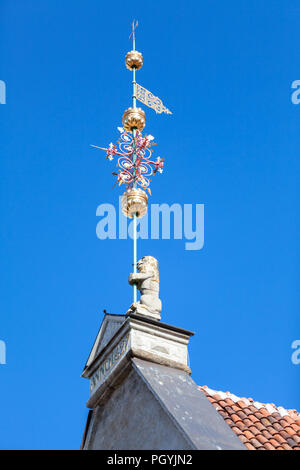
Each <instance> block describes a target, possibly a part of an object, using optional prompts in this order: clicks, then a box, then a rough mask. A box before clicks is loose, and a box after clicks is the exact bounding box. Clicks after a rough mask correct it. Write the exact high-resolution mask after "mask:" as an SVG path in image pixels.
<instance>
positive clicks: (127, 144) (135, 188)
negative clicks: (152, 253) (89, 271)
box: [93, 21, 171, 303]
mask: <svg viewBox="0 0 300 470" xmlns="http://www.w3.org/2000/svg"><path fill="white" fill-rule="evenodd" d="M137 26H138V22H137V21H133V22H132V31H131V34H130V36H129V39H131V38H132V50H131V51H130V52H128V53H127V54H126V57H125V65H126V67H127V69H129V70H131V71H132V86H133V94H132V107H131V108H128V109H126V111H125V112H124V114H123V117H122V123H123V127H118V130H119V131H120V133H121V136H120V138H119V140H118V141H117V144H113V143H111V144H110V145H109V146H108V148H102V147H98V146H96V145H93V147H96V148H100V149H102V150H105V151H106V158H107V159H108V160H113V158H114V156H117V157H118V163H117V167H118V173H115V172H113V175H116V176H117V181H116V182H117V183H118V184H119V186H120V185H121V184H125V185H126V186H127V190H126V191H125V192H124V194H123V196H122V211H123V213H124V215H125V216H127V217H129V218H132V220H133V223H132V225H133V263H132V264H133V273H136V272H137V219H138V218H140V217H143V216H144V215H145V214H146V213H147V209H148V195H147V193H146V191H147V192H148V194H149V195H151V191H150V176H152V175H154V174H155V173H156V172H159V173H162V169H163V166H164V159H163V158H160V157H157V158H156V160H155V161H153V160H151V156H152V148H151V147H152V145H154V142H153V139H154V137H153V136H151V135H144V136H143V135H142V131H143V129H144V127H145V125H146V116H145V112H144V111H143V110H142V109H141V108H137V107H136V100H137V99H138V100H139V101H141V102H142V103H144V104H145V105H146V106H149V107H150V108H153V109H154V110H155V111H156V113H159V114H160V113H167V114H171V112H170V111H169V110H168V109H167V108H166V107H165V106H164V105H163V104H162V102H161V100H160V99H159V98H158V97H156V96H154V95H153V94H152V93H150V92H149V91H148V90H146V88H143V87H142V86H141V85H138V84H137V83H136V71H137V70H139V69H140V68H141V67H142V66H143V56H142V54H141V53H140V52H138V51H137V50H136V49H135V30H136V28H137ZM136 301H137V286H136V284H133V303H135V302H136Z"/></svg>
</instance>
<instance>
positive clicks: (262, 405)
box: [198, 385, 300, 419]
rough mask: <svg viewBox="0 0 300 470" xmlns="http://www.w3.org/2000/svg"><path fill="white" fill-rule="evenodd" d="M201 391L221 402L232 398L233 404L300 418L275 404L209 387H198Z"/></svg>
mask: <svg viewBox="0 0 300 470" xmlns="http://www.w3.org/2000/svg"><path fill="white" fill-rule="evenodd" d="M198 387H199V388H200V389H201V390H204V391H205V392H206V393H207V394H208V395H210V396H214V397H215V398H216V397H218V398H219V399H221V400H225V399H226V398H230V399H231V400H232V401H233V402H235V403H237V402H239V401H242V402H243V403H245V404H246V405H247V406H249V405H252V406H255V407H256V408H257V409H258V410H259V409H261V408H265V409H266V410H267V411H268V412H269V413H270V414H272V413H279V414H280V416H290V417H291V418H294V419H297V418H299V417H300V413H299V412H298V411H297V410H294V409H286V408H284V407H283V406H276V405H274V403H261V402H259V401H254V400H253V399H252V398H245V397H238V396H237V395H234V394H233V393H231V392H222V391H218V390H213V389H212V388H209V387H208V386H207V385H198Z"/></svg>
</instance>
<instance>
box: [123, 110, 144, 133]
mask: <svg viewBox="0 0 300 470" xmlns="http://www.w3.org/2000/svg"><path fill="white" fill-rule="evenodd" d="M122 123H123V127H124V129H126V130H127V131H129V132H132V129H133V128H134V127H135V128H136V129H138V130H139V131H140V132H141V131H142V130H143V129H144V127H145V125H146V116H145V113H144V111H143V110H142V108H128V109H126V111H125V112H124V114H123V117H122Z"/></svg>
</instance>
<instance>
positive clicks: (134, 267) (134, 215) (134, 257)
mask: <svg viewBox="0 0 300 470" xmlns="http://www.w3.org/2000/svg"><path fill="white" fill-rule="evenodd" d="M133 50H135V39H134V35H133ZM132 84H133V95H132V106H133V108H135V107H136V81H135V67H134V68H133V81H132ZM132 137H133V154H132V161H133V164H135V162H136V152H135V145H136V142H135V138H136V128H135V127H134V128H133V129H132ZM133 187H134V188H136V180H135V170H134V174H133ZM136 226H137V214H136V213H134V214H133V272H134V273H136V272H137V237H136ZM136 301H137V287H136V284H133V302H136Z"/></svg>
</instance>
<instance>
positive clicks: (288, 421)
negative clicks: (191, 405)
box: [199, 386, 300, 450]
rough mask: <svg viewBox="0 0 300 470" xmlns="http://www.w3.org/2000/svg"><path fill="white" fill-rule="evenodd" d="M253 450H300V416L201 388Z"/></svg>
mask: <svg viewBox="0 0 300 470" xmlns="http://www.w3.org/2000/svg"><path fill="white" fill-rule="evenodd" d="M199 388H200V390H202V391H203V392H204V393H205V395H206V396H207V398H208V400H209V401H210V402H211V403H212V404H213V406H214V407H215V408H216V410H217V411H218V412H219V413H220V415H221V416H222V417H223V418H224V420H225V421H226V423H227V424H228V425H229V426H230V427H231V429H232V430H233V431H234V432H235V434H236V435H237V436H238V437H239V438H240V440H241V441H242V442H243V443H244V445H245V446H246V447H247V448H248V449H249V450H300V414H299V413H298V412H297V411H296V410H286V409H284V408H282V407H281V406H278V407H276V406H275V405H274V404H273V403H270V404H265V403H259V402H257V401H253V400H252V398H240V397H237V396H235V395H233V394H232V393H229V392H226V393H224V392H217V391H215V390H211V389H210V388H208V387H207V386H202V387H199Z"/></svg>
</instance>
